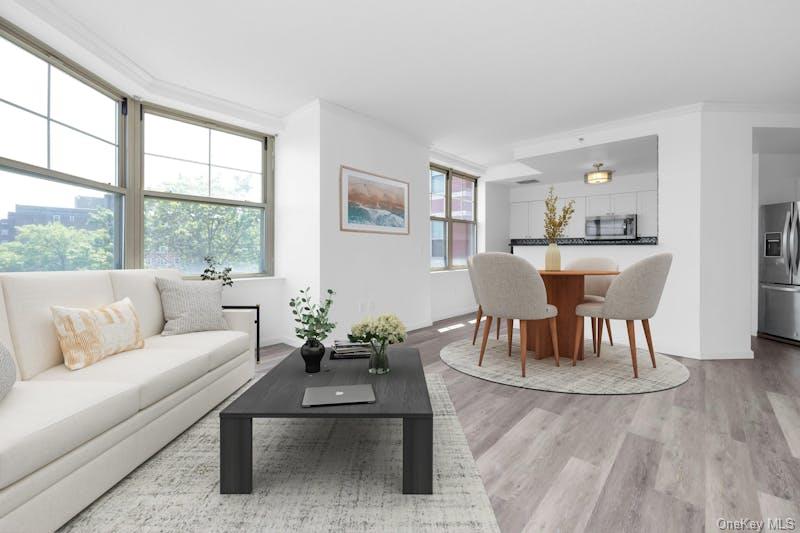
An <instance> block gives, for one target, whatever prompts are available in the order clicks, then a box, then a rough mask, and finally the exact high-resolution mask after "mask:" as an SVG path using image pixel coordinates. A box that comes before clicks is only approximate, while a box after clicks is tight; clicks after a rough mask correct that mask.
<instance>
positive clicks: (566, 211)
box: [544, 187, 575, 270]
mask: <svg viewBox="0 0 800 533" xmlns="http://www.w3.org/2000/svg"><path fill="white" fill-rule="evenodd" d="M573 214H575V200H570V201H568V202H566V203H565V204H564V207H562V208H561V211H560V212H559V210H558V196H556V193H555V189H554V188H553V187H550V190H549V191H547V198H545V200H544V237H545V239H547V243H548V244H547V253H546V254H545V256H544V268H545V270H561V251H560V250H559V249H558V243H557V241H558V239H560V238H561V237H563V236H564V231H565V230H566V229H567V225H568V224H569V221H570V220H571V219H572V215H573Z"/></svg>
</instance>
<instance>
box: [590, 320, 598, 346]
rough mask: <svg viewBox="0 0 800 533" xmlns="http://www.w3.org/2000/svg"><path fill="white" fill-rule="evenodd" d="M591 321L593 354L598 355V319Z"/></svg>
mask: <svg viewBox="0 0 800 533" xmlns="http://www.w3.org/2000/svg"><path fill="white" fill-rule="evenodd" d="M591 320H592V352H594V353H597V319H596V318H595V317H592V318H591Z"/></svg>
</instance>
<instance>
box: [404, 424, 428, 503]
mask: <svg viewBox="0 0 800 533" xmlns="http://www.w3.org/2000/svg"><path fill="white" fill-rule="evenodd" d="M403 494H433V417H430V418H404V419H403Z"/></svg>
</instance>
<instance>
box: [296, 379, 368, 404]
mask: <svg viewBox="0 0 800 533" xmlns="http://www.w3.org/2000/svg"><path fill="white" fill-rule="evenodd" d="M347 403H375V391H373V390H372V385H371V384H366V385H341V386H339V387H306V393H305V394H304V395H303V407H315V406H320V405H343V404H347Z"/></svg>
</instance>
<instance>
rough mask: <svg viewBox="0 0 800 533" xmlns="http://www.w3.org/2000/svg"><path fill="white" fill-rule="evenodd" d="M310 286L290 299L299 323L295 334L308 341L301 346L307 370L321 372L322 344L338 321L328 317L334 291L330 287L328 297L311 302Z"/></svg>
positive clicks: (323, 353) (311, 372)
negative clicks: (335, 321)
mask: <svg viewBox="0 0 800 533" xmlns="http://www.w3.org/2000/svg"><path fill="white" fill-rule="evenodd" d="M310 290H311V288H310V287H307V288H306V289H305V290H301V291H300V295H299V296H297V297H295V298H292V299H291V300H289V307H290V308H291V309H292V314H293V315H294V321H295V322H297V323H298V325H297V326H296V327H295V328H294V332H295V335H297V337H298V338H299V339H303V340H305V341H306V342H305V343H304V344H303V346H301V347H300V355H301V356H302V357H303V360H304V361H305V362H306V372H308V373H309V374H313V373H315V372H319V363H320V361H322V356H324V355H325V346H324V345H323V344H322V341H324V340H325V339H326V338H328V333H330V332H331V331H333V329H334V328H335V327H336V323H334V322H331V321H330V319H329V318H328V313H330V310H331V306H332V305H333V295H334V292H333V290H331V289H328V292H327V294H328V295H327V297H326V298H325V299H324V300H322V301H320V303H319V304H315V303H312V302H311V297H310V296H309V291H310Z"/></svg>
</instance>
